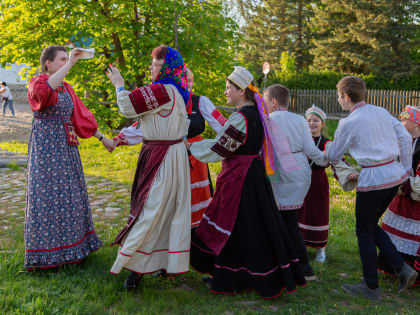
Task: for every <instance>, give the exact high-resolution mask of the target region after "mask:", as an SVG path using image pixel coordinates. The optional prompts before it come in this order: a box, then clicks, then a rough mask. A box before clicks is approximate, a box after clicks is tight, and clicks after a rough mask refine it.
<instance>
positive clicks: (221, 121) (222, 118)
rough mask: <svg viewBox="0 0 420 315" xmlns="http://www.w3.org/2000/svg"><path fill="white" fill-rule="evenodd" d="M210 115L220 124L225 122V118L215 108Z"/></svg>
mask: <svg viewBox="0 0 420 315" xmlns="http://www.w3.org/2000/svg"><path fill="white" fill-rule="evenodd" d="M211 115H212V116H213V117H214V119H216V120H217V121H218V122H219V123H220V124H221V125H222V126H223V125H224V124H225V123H226V121H227V119H226V118H225V117H224V116H223V115H222V114H221V113H220V112H219V111H218V110H217V109H215V110H214V111H213V112H212V113H211Z"/></svg>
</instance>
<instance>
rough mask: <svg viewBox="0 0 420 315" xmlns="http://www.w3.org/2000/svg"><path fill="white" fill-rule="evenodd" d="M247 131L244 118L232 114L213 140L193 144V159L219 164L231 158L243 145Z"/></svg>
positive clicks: (238, 114) (237, 114)
mask: <svg viewBox="0 0 420 315" xmlns="http://www.w3.org/2000/svg"><path fill="white" fill-rule="evenodd" d="M246 134H247V129H246V120H245V117H244V116H243V115H242V114H240V113H233V114H232V115H231V116H230V117H229V119H228V120H227V122H226V123H225V125H224V126H223V127H222V129H221V130H220V132H219V133H218V134H217V136H216V138H214V139H206V140H202V141H199V142H194V143H193V144H192V145H191V147H190V151H191V154H192V155H194V157H195V158H196V159H197V160H199V161H201V162H203V163H211V162H219V161H222V160H224V159H227V158H229V157H230V156H232V155H233V154H234V153H235V151H236V150H238V149H239V147H240V146H241V145H242V144H243V143H244V141H245V139H246Z"/></svg>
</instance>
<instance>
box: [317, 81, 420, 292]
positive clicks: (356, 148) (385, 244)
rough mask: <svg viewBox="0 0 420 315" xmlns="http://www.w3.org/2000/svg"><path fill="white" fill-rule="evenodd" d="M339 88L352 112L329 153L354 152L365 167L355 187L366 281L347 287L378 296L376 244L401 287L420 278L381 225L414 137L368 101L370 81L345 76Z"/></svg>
mask: <svg viewBox="0 0 420 315" xmlns="http://www.w3.org/2000/svg"><path fill="white" fill-rule="evenodd" d="M337 93H338V102H339V103H340V105H341V107H342V108H343V110H348V111H350V115H349V116H348V117H346V118H344V119H342V120H340V123H339V125H338V128H337V130H336V132H335V134H334V141H333V143H332V145H331V146H330V148H329V149H328V150H327V152H326V154H325V156H326V157H327V158H328V159H329V160H330V161H331V162H332V164H336V163H338V162H339V161H340V160H341V158H342V156H343V154H344V153H345V152H349V153H350V154H351V155H352V156H353V158H354V159H355V160H356V161H357V163H358V164H359V165H360V166H361V167H362V171H361V173H360V176H359V182H358V186H357V189H356V191H357V194H356V235H357V240H358V245H359V252H360V258H361V261H362V267H363V277H364V280H363V281H362V283H360V284H355V285H350V284H344V285H343V286H342V288H343V289H344V290H345V291H347V292H349V293H350V294H352V295H358V296H363V297H366V298H369V299H372V300H379V299H380V298H381V294H380V289H379V285H378V272H377V253H376V246H378V247H379V248H380V250H381V252H382V253H384V254H385V257H386V259H387V261H388V262H389V264H390V265H391V266H392V267H393V269H394V270H395V273H397V274H399V276H400V279H399V287H398V289H399V292H401V291H402V290H404V289H406V288H408V287H410V286H411V285H412V284H413V282H414V281H415V280H416V277H417V273H416V272H415V271H414V269H412V268H411V267H410V266H408V265H407V264H406V263H405V262H404V260H403V258H402V257H401V256H400V255H399V253H398V251H397V250H396V248H395V245H394V244H393V243H392V242H391V240H390V238H389V236H388V235H387V234H386V233H385V232H384V231H383V230H382V229H381V227H380V226H379V225H378V221H379V219H380V217H381V216H382V214H383V213H384V212H385V210H386V209H387V207H388V205H389V203H390V202H391V200H392V199H393V198H394V196H395V195H396V193H397V191H398V187H399V185H400V184H401V183H402V182H403V181H404V180H406V178H407V177H408V175H409V174H410V172H411V163H412V162H411V161H412V147H411V137H410V135H409V134H408V132H407V131H406V130H405V128H404V126H403V125H402V124H401V123H400V122H399V121H398V120H397V119H396V118H394V117H392V116H391V115H390V114H389V113H388V111H387V110H385V109H384V108H381V107H377V106H374V105H369V104H366V102H365V101H364V100H365V97H366V85H365V83H364V81H363V80H362V79H360V78H359V77H356V76H347V77H344V78H342V79H341V80H340V81H339V82H338V84H337Z"/></svg>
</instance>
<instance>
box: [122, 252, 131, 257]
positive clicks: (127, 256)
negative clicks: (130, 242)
mask: <svg viewBox="0 0 420 315" xmlns="http://www.w3.org/2000/svg"><path fill="white" fill-rule="evenodd" d="M120 254H121V255H123V256H125V257H132V256H131V255H127V254H124V253H121V252H120Z"/></svg>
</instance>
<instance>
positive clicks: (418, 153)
mask: <svg viewBox="0 0 420 315" xmlns="http://www.w3.org/2000/svg"><path fill="white" fill-rule="evenodd" d="M400 117H401V122H402V124H403V125H404V127H405V129H407V131H408V133H409V134H410V135H411V136H412V138H413V164H412V165H413V166H412V169H413V174H414V175H413V176H410V177H409V179H408V180H407V181H405V182H404V184H402V185H401V187H400V190H399V192H398V194H397V195H396V196H395V198H394V200H392V202H391V204H390V205H389V207H388V210H387V211H386V212H385V215H384V218H383V219H382V229H383V230H384V231H385V232H386V233H387V234H388V236H389V237H390V239H391V241H392V243H394V245H395V247H396V248H397V250H398V252H399V253H400V255H401V256H402V257H403V258H404V260H405V261H406V262H407V263H408V264H409V265H411V266H412V267H413V268H414V269H415V270H417V272H420V141H419V139H420V110H419V109H418V108H417V107H413V106H406V107H405V109H404V111H403V112H402V113H401V115H400ZM378 266H379V269H380V270H383V271H384V272H386V273H389V274H395V272H394V270H393V269H392V267H391V266H390V264H389V263H388V262H387V260H386V259H385V255H384V253H383V252H380V254H379V260H378ZM414 286H420V277H417V281H416V282H415V283H414Z"/></svg>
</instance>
